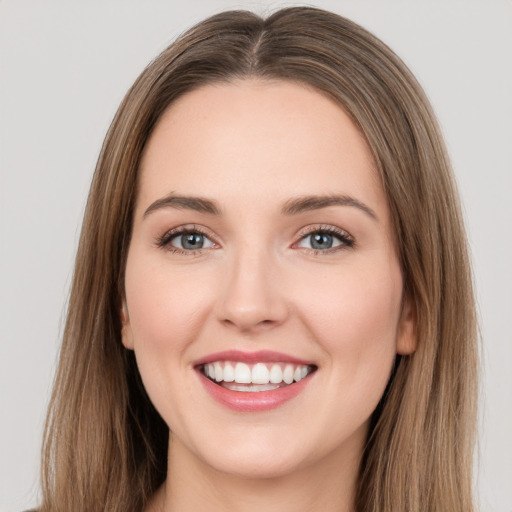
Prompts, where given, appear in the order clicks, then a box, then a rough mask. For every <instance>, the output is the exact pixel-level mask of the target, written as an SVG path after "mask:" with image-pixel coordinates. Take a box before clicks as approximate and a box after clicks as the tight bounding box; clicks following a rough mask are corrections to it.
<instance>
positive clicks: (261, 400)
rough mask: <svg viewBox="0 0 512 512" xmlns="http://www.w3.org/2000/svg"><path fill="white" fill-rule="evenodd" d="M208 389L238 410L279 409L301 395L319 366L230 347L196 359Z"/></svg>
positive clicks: (264, 352) (212, 394) (227, 404)
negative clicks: (198, 359) (227, 349)
mask: <svg viewBox="0 0 512 512" xmlns="http://www.w3.org/2000/svg"><path fill="white" fill-rule="evenodd" d="M194 368H195V370H196V372H197V375H198V376H199V379H200V381H201V384H202V385H203V387H204V389H205V390H206V391H207V393H208V394H209V395H210V396H211V397H212V398H213V399H214V400H215V401H216V402H218V403H219V404H221V405H223V406H225V407H227V408H228V409H231V410H234V411H237V412H263V411H268V410H271V409H275V408H277V407H280V406H281V405H283V404H285V403H286V402H288V401H289V400H291V399H293V398H295V397H297V396H298V395H300V394H301V393H302V392H303V391H304V390H305V389H306V387H307V386H308V385H309V383H310V382H311V381H312V377H313V375H314V374H315V373H316V370H317V369H318V368H317V366H316V365H314V364H313V363H311V362H309V361H304V360H301V359H297V358H295V357H292V356H288V355H286V354H280V353H277V352H270V351H259V352H240V351H236V350H233V351H226V352H219V353H217V354H211V355H210V356H209V357H206V358H204V359H202V360H200V361H196V363H195V364H194Z"/></svg>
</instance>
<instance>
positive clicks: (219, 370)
mask: <svg viewBox="0 0 512 512" xmlns="http://www.w3.org/2000/svg"><path fill="white" fill-rule="evenodd" d="M213 367H214V368H215V380H216V381H217V382H220V381H222V380H224V372H223V371H222V366H221V365H220V363H214V365H213ZM297 370H298V368H297Z"/></svg>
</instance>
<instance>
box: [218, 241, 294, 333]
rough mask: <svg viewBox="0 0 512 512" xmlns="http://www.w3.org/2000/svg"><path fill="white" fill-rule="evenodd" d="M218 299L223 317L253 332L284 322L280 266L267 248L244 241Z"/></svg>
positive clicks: (283, 297) (227, 273) (231, 262)
mask: <svg viewBox="0 0 512 512" xmlns="http://www.w3.org/2000/svg"><path fill="white" fill-rule="evenodd" d="M227 267H228V268H227V269H226V279H225V288H224V290H223V296H222V298H221V300H220V301H219V308H220V309H219V313H220V320H222V321H223V322H225V323H229V324H232V325H235V326H237V327H238V328H239V329H240V330H242V331H250V330H253V329H255V328H259V327H263V326H271V325H277V324H280V323H282V322H283V321H284V319H285V318H286V316H287V312H288V307H287V302H286V296H285V293H284V292H285V291H284V290H283V289H282V288H281V287H280V286H279V281H280V279H279V269H278V262H277V261H276V257H275V255H274V254H273V253H272V251H271V250H269V248H268V247H262V246H261V245H260V244H252V243H245V244H243V245H242V246H241V247H239V248H238V249H237V250H235V251H234V253H233V255H232V259H231V260H230V261H229V264H228V265H227Z"/></svg>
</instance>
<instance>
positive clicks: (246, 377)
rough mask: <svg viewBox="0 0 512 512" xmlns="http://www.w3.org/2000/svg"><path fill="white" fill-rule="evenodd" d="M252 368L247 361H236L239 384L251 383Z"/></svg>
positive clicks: (236, 378) (236, 377) (236, 374)
mask: <svg viewBox="0 0 512 512" xmlns="http://www.w3.org/2000/svg"><path fill="white" fill-rule="evenodd" d="M251 377H252V376H251V369H250V368H249V366H247V365H246V364H245V363H236V366H235V382H238V384H250V383H251Z"/></svg>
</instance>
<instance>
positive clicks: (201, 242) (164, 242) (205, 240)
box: [157, 228, 215, 254]
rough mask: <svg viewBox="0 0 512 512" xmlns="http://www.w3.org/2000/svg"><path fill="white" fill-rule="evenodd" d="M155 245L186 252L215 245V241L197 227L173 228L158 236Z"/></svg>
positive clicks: (189, 252)
mask: <svg viewBox="0 0 512 512" xmlns="http://www.w3.org/2000/svg"><path fill="white" fill-rule="evenodd" d="M157 245H158V246H159V247H164V248H166V249H168V250H169V251H171V252H178V253H188V254H193V253H194V252H195V251H200V250H202V249H211V248H213V247H215V243H214V242H212V240H211V239H210V238H209V237H208V236H206V234H205V233H202V232H201V231H200V230H199V229H197V228H178V229H173V230H171V231H169V232H167V233H166V234H164V235H163V236H162V237H161V238H159V239H158V240H157Z"/></svg>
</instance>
